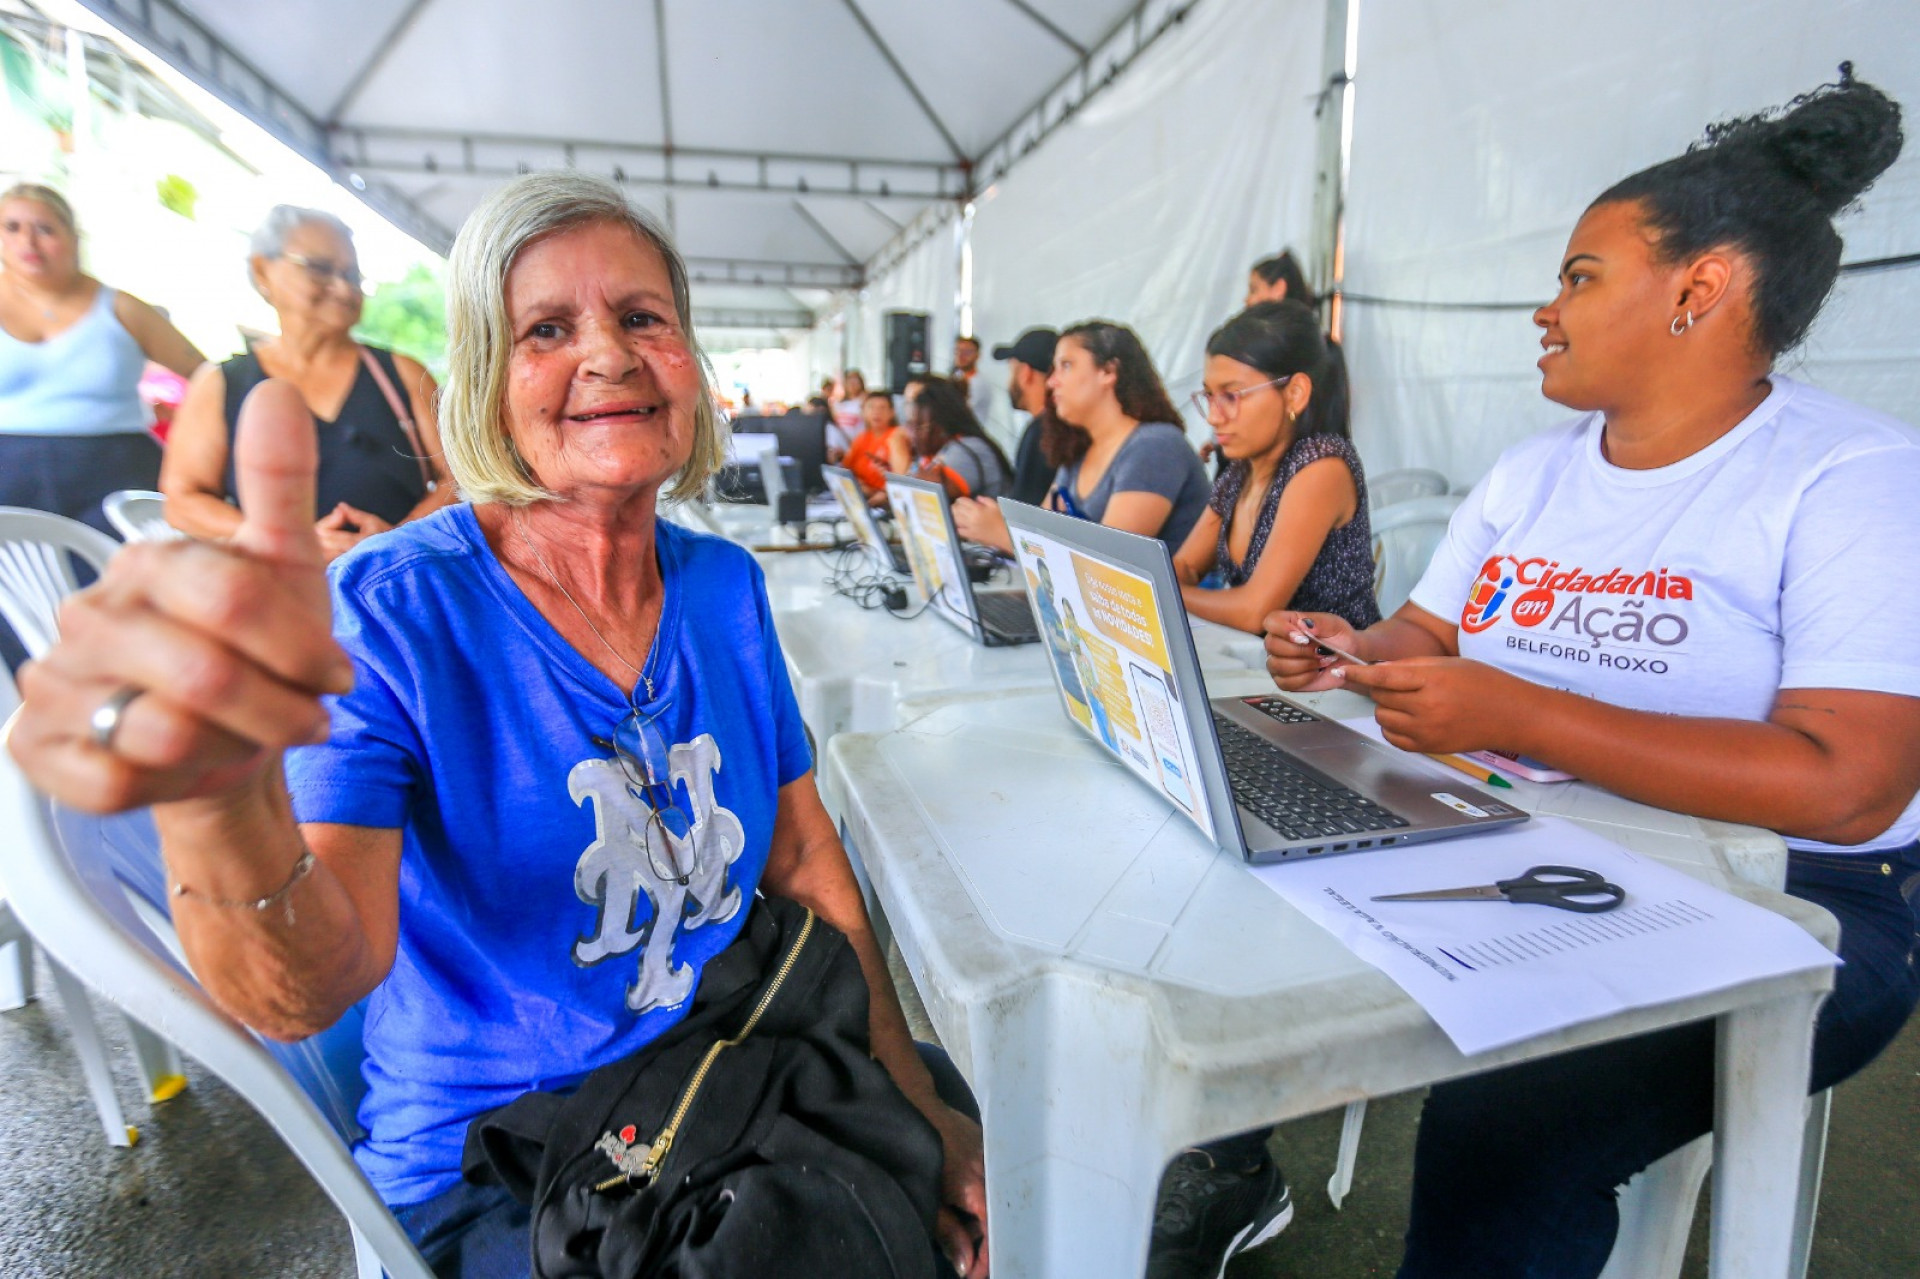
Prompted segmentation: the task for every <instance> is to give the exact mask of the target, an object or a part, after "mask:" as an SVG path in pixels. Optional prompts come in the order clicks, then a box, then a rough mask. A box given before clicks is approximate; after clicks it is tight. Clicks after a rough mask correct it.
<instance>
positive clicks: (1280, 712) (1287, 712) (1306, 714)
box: [1240, 697, 1320, 724]
mask: <svg viewBox="0 0 1920 1279" xmlns="http://www.w3.org/2000/svg"><path fill="white" fill-rule="evenodd" d="M1240 700H1241V701H1243V702H1245V703H1246V704H1247V705H1248V706H1251V707H1253V709H1255V710H1257V711H1259V712H1260V713H1261V714H1262V715H1265V716H1266V717H1267V718H1268V719H1277V720H1279V721H1280V722H1281V723H1282V724H1311V723H1314V722H1315V721H1317V720H1318V719H1319V718H1320V717H1319V716H1318V715H1315V714H1314V713H1313V712H1312V711H1307V710H1302V709H1301V708H1300V707H1298V706H1295V705H1294V704H1293V703H1292V702H1290V701H1288V700H1287V699H1286V698H1284V697H1243V698H1241V699H1240Z"/></svg>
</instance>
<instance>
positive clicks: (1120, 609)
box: [1001, 502, 1218, 843]
mask: <svg viewBox="0 0 1920 1279" xmlns="http://www.w3.org/2000/svg"><path fill="white" fill-rule="evenodd" d="M1001 509H1002V510H1003V511H1005V512H1006V513H1007V523H1008V526H1009V530H1010V532H1011V533H1012V535H1013V549H1014V554H1015V555H1016V556H1017V557H1018V559H1019V562H1020V574H1021V577H1022V578H1023V579H1024V580H1025V582H1026V585H1027V593H1028V595H1029V596H1030V597H1031V598H1032V600H1033V607H1034V612H1035V613H1036V614H1038V616H1039V618H1040V638H1041V639H1042V640H1043V641H1044V642H1045V643H1046V646H1047V651H1048V654H1049V655H1050V656H1051V658H1052V659H1053V660H1052V668H1053V670H1052V674H1053V681H1054V684H1055V686H1056V687H1057V688H1058V689H1059V690H1060V700H1061V702H1062V703H1063V704H1064V705H1065V707H1066V711H1067V714H1068V715H1069V716H1070V717H1071V718H1072V719H1073V722H1074V723H1076V724H1078V725H1079V726H1080V727H1081V728H1082V729H1083V730H1084V731H1085V732H1086V733H1087V735H1088V736H1090V737H1092V738H1093V739H1094V740H1095V741H1097V742H1099V743H1100V744H1101V745H1102V746H1103V747H1105V748H1106V749H1107V750H1108V751H1109V752H1110V753H1111V754H1113V755H1114V756H1116V757H1118V758H1119V759H1120V761H1121V762H1122V763H1124V764H1125V765H1126V766H1127V767H1128V768H1129V769H1131V770H1132V771H1133V772H1134V773H1135V774H1136V775H1137V776H1139V777H1140V778H1141V779H1142V780H1143V781H1145V782H1146V783H1147V784H1148V785H1150V786H1153V787H1154V788H1156V789H1157V790H1159V791H1160V792H1161V793H1162V794H1164V795H1165V796H1166V797H1167V798H1168V799H1169V800H1171V801H1173V805H1174V807H1175V808H1178V809H1179V810H1180V811H1181V812H1183V813H1185V814H1186V815H1187V816H1188V817H1190V818H1192V819H1193V823H1194V825H1196V826H1198V827H1199V828H1200V829H1201V830H1202V831H1203V832H1205V834H1206V836H1207V838H1209V839H1212V840H1214V841H1215V842H1216V843H1217V842H1218V836H1217V835H1216V833H1215V823H1214V819H1213V814H1212V808H1213V805H1212V804H1211V803H1210V802H1209V799H1208V787H1207V783H1206V780H1205V776H1204V770H1203V769H1202V767H1201V764H1200V757H1199V753H1198V752H1197V751H1196V750H1195V749H1194V739H1193V726H1192V723H1191V719H1192V716H1193V715H1195V714H1199V715H1205V716H1209V717H1211V715H1212V711H1211V710H1210V709H1209V708H1208V706H1207V699H1206V687H1205V685H1204V684H1203V683H1202V682H1201V680H1200V674H1199V663H1198V661H1197V659H1196V658H1195V657H1194V655H1193V637H1192V633H1191V632H1190V631H1189V630H1188V629H1187V627H1186V624H1185V623H1186V618H1185V612H1184V609H1183V608H1182V606H1181V603H1180V596H1179V594H1178V591H1177V589H1176V588H1174V587H1173V586H1172V573H1171V570H1170V569H1162V570H1161V571H1160V572H1158V573H1154V572H1152V571H1151V569H1152V566H1151V565H1144V564H1141V563H1130V562H1128V560H1127V558H1125V557H1121V556H1113V555H1108V554H1104V553H1102V552H1101V551H1100V550H1098V549H1096V548H1094V547H1093V546H1092V545H1091V543H1092V542H1093V541H1095V540H1099V541H1102V542H1106V541H1112V540H1114V539H1116V538H1120V539H1125V540H1126V541H1127V542H1137V543H1144V544H1145V547H1144V548H1142V553H1143V554H1145V553H1149V552H1151V553H1157V554H1158V556H1159V557H1160V558H1161V559H1162V560H1164V559H1165V558H1166V548H1165V546H1164V545H1163V544H1162V543H1160V542H1157V541H1154V540H1153V539H1152V538H1136V537H1128V535H1126V534H1123V533H1119V532H1117V531H1116V530H1113V529H1104V528H1101V527H1100V526H1099V525H1095V524H1090V523H1088V522H1086V521H1084V520H1073V519H1068V518H1066V517H1064V516H1059V515H1054V514H1052V513H1050V512H1045V511H1037V510H1035V509H1034V508H1032V507H1029V506H1022V505H1019V504H1017V503H1011V502H1008V503H1002V504H1001ZM1093 534H1104V535H1105V536H1104V537H1100V538H1098V539H1096V538H1095V537H1093V536H1092V535H1093ZM1143 569H1145V570H1147V571H1143ZM1155 577H1159V578H1162V579H1163V585H1161V586H1158V587H1157V586H1156V585H1155V582H1154V578H1155ZM1168 592H1171V594H1168ZM1163 594H1165V595H1167V598H1162V596H1163ZM1169 606H1170V607H1169ZM1170 617H1171V618H1175V619H1177V620H1176V621H1174V622H1171V623H1170V622H1169V621H1168V620H1167V619H1168V618H1170ZM1170 631H1171V632H1173V633H1171V634H1170V633H1169V632H1170ZM1182 657H1184V660H1181V658H1182ZM1208 723H1209V727H1210V726H1211V719H1210V718H1209V721H1208ZM1207 745H1208V746H1209V747H1214V744H1213V742H1212V741H1211V740H1209V741H1208V743H1207ZM1214 749H1217V747H1214Z"/></svg>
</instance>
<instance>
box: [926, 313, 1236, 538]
mask: <svg viewBox="0 0 1920 1279" xmlns="http://www.w3.org/2000/svg"><path fill="white" fill-rule="evenodd" d="M1047 389H1048V390H1050V391H1052V392H1053V406H1054V415H1053V417H1052V419H1051V420H1049V422H1048V423H1047V427H1046V430H1045V433H1044V434H1043V435H1042V436H1041V439H1040V449H1041V452H1042V453H1043V454H1044V455H1045V456H1046V458H1047V460H1048V461H1049V462H1051V463H1052V464H1053V465H1054V466H1055V467H1057V468H1058V471H1057V474H1056V475H1055V477H1054V482H1053V488H1052V490H1051V491H1050V492H1049V493H1048V494H1047V499H1046V505H1047V506H1048V507H1049V508H1051V509H1053V510H1056V511H1060V512H1063V513H1064V514H1067V515H1071V516H1073V517H1074V518H1076V519H1083V520H1092V521H1093V522H1094V523H1096V524H1104V525H1106V526H1107V527H1109V528H1117V529H1121V530H1124V531H1125V532H1128V533H1138V534H1141V535H1142V536H1145V537H1157V538H1159V539H1160V540H1161V541H1163V542H1165V543H1167V544H1168V545H1169V546H1180V545H1182V544H1184V543H1185V542H1186V539H1187V534H1188V533H1189V532H1191V531H1192V529H1193V526H1194V523H1195V522H1196V521H1197V520H1198V519H1199V518H1200V516H1201V513H1202V512H1204V511H1205V510H1206V507H1207V475H1206V472H1205V471H1204V470H1202V469H1201V466H1200V457H1199V455H1198V454H1196V453H1195V452H1194V451H1193V446H1192V445H1191V444H1189V443H1188V442H1187V436H1186V432H1185V431H1184V430H1182V429H1181V427H1180V425H1179V422H1180V413H1179V411H1178V410H1177V409H1175V408H1174V407H1173V401H1172V400H1170V399H1169V398H1168V397H1167V391H1166V388H1165V387H1164V386H1163V385H1161V382H1160V375H1159V373H1157V372H1155V371H1154V367H1153V361H1152V360H1151V359H1150V358H1149V357H1148V355H1147V350H1146V347H1144V346H1143V345H1141V342H1140V339H1139V337H1138V336H1137V335H1136V334H1135V333H1134V331H1133V330H1132V329H1130V328H1127V327H1126V326H1125V325H1123V324H1114V323H1111V322H1109V321H1106V320H1087V321H1085V322H1083V323H1080V324H1076V325H1074V326H1073V327H1072V328H1070V329H1067V330H1065V331H1064V332H1062V333H1061V334H1060V341H1059V342H1058V343H1057V344H1056V345H1055V347H1054V353H1053V372H1052V373H1050V374H1049V375H1048V376H1047ZM953 522H954V525H955V527H956V528H958V530H959V532H960V535H961V536H962V537H965V538H968V539H969V540H971V541H975V542H984V543H986V544H987V545H989V546H995V547H998V548H999V549H1001V550H1003V551H1006V552H1008V553H1011V552H1012V550H1013V539H1012V538H1011V537H1010V536H1009V535H1008V533H1007V521H1006V517H1005V516H1003V515H1001V513H1000V507H999V503H997V502H996V501H994V500H993V499H991V498H977V499H976V498H969V499H963V500H961V501H958V502H955V503H954V504H953Z"/></svg>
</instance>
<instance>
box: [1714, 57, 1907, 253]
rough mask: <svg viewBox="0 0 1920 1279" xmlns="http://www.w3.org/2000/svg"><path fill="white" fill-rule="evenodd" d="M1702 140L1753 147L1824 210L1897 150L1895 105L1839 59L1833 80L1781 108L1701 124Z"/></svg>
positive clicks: (1843, 199)
mask: <svg viewBox="0 0 1920 1279" xmlns="http://www.w3.org/2000/svg"><path fill="white" fill-rule="evenodd" d="M1707 140H1708V145H1710V146H1713V147H1716V148H1722V147H1752V148H1754V149H1755V150H1757V151H1758V152H1759V153H1760V154H1761V155H1763V156H1764V157H1765V158H1766V159H1767V160H1769V161H1770V162H1771V163H1772V164H1773V165H1774V166H1776V167H1777V168H1778V169H1780V170H1782V171H1783V172H1784V174H1785V175H1786V176H1787V177H1788V178H1790V179H1792V180H1793V181H1794V182H1796V183H1798V184H1799V185H1801V186H1803V187H1805V188H1806V189H1807V191H1808V192H1809V193H1810V194H1811V196H1812V197H1813V201H1814V203H1815V204H1816V205H1818V206H1819V208H1820V209H1821V211H1822V212H1824V213H1826V214H1827V215H1828V216H1829V217H1831V216H1832V215H1833V214H1836V213H1838V212H1839V211H1840V210H1841V209H1844V208H1846V207H1847V206H1848V205H1849V204H1852V203H1853V202H1854V201H1855V200H1857V199H1859V198H1860V194H1861V192H1863V191H1865V190H1866V189H1867V188H1868V187H1870V186H1872V185H1873V182H1874V179H1876V178H1878V177H1879V176H1880V175H1881V174H1882V173H1884V172H1886V171H1887V168H1888V166H1890V165H1891V164H1892V163H1893V162H1894V160H1895V159H1896V158H1898V156H1899V155H1900V147H1901V143H1902V141H1903V140H1904V138H1903V134H1902V132H1901V128H1900V104H1899V103H1897V102H1895V101H1894V100H1893V99H1892V98H1889V97H1888V96H1887V95H1886V94H1884V93H1882V92H1881V91H1880V90H1879V89H1876V88H1875V87H1874V86H1872V85H1870V84H1866V83H1863V82H1861V81H1858V80H1855V79H1854V78H1853V64H1852V63H1851V62H1843V63H1841V64H1840V80H1839V82H1838V83H1837V84H1823V85H1821V86H1820V87H1819V88H1818V89H1815V90H1814V91H1813V92H1811V93H1803V94H1801V95H1800V96H1799V97H1797V98H1795V99H1794V100H1793V101H1792V102H1789V103H1788V104H1787V107H1786V110H1785V112H1784V113H1783V114H1781V115H1779V116H1777V117H1774V116H1771V115H1770V114H1762V115H1757V116H1750V117H1748V118H1747V119H1744V120H1730V121H1728V122H1726V123H1725V124H1719V125H1715V126H1714V127H1713V128H1711V129H1709V130H1708V131H1707Z"/></svg>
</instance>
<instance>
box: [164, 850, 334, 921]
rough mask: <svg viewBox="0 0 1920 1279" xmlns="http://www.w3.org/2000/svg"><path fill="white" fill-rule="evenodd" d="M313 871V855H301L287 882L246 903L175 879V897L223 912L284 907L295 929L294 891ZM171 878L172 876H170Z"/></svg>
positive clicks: (307, 853) (288, 919)
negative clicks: (194, 901) (216, 894)
mask: <svg viewBox="0 0 1920 1279" xmlns="http://www.w3.org/2000/svg"><path fill="white" fill-rule="evenodd" d="M312 870H313V854H312V853H311V852H305V853H301V854H300V860H299V861H297V862H295V863H294V864H293V873H292V874H291V875H288V876H287V882H286V883H284V884H282V885H280V887H278V888H276V889H274V890H273V891H272V892H270V893H268V894H267V895H266V896H265V897H259V898H250V899H247V900H244V901H226V900H224V899H222V898H219V897H209V896H207V895H206V894H205V893H203V892H201V891H200V890H199V889H197V888H188V887H187V886H186V885H185V884H183V883H181V882H180V881H179V880H177V879H175V880H174V881H173V895H174V896H175V897H197V898H199V899H200V900H201V901H203V902H205V903H206V904H207V905H209V906H218V907H220V908H221V909H222V910H251V911H267V910H271V909H272V908H273V907H274V906H276V905H284V906H285V907H286V910H287V927H289V928H291V927H293V890H294V887H295V886H296V885H298V884H299V882H300V881H301V880H303V879H305V878H306V877H307V875H308V874H309V873H310V872H311V871H312ZM169 878H171V876H169Z"/></svg>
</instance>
